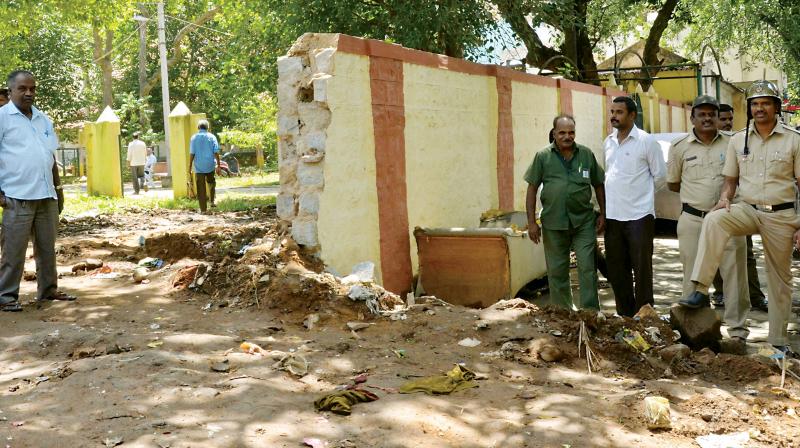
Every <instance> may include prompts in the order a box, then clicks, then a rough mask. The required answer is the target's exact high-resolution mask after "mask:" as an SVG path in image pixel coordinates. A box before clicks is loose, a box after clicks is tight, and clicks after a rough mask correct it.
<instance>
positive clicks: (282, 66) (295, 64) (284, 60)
mask: <svg viewBox="0 0 800 448" xmlns="http://www.w3.org/2000/svg"><path fill="white" fill-rule="evenodd" d="M302 73H303V58H301V57H297V56H281V57H279V58H278V78H279V79H280V80H281V81H283V82H287V81H289V80H290V79H292V77H299V76H300V75H301V74H302Z"/></svg>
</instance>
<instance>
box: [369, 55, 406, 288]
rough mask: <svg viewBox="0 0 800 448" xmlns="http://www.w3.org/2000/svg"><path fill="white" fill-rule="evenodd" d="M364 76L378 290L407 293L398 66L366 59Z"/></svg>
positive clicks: (402, 120)
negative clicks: (370, 136)
mask: <svg viewBox="0 0 800 448" xmlns="http://www.w3.org/2000/svg"><path fill="white" fill-rule="evenodd" d="M369 77H370V88H371V95H372V126H373V132H374V138H375V176H376V186H377V192H378V225H379V227H380V251H381V273H382V279H383V287H384V288H386V289H387V290H389V291H392V292H394V293H397V294H404V293H407V292H409V291H411V290H412V283H413V273H412V268H411V240H410V235H409V229H408V199H407V191H406V148H405V127H406V118H405V106H404V98H403V62H402V61H399V60H395V59H387V58H384V57H378V56H371V57H370V59H369Z"/></svg>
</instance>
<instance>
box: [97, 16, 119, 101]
mask: <svg viewBox="0 0 800 448" xmlns="http://www.w3.org/2000/svg"><path fill="white" fill-rule="evenodd" d="M92 36H93V37H94V59H95V63H96V64H97V66H98V67H100V71H101V73H102V74H103V107H104V108H105V107H106V106H111V107H113V106H114V85H113V83H114V67H113V66H112V65H111V52H112V50H113V49H114V32H113V31H111V30H106V32H105V42H104V41H103V38H101V37H100V29H99V28H98V26H97V25H96V24H95V26H94V27H92Z"/></svg>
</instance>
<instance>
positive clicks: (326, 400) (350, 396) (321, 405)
mask: <svg viewBox="0 0 800 448" xmlns="http://www.w3.org/2000/svg"><path fill="white" fill-rule="evenodd" d="M377 399H378V396H377V395H375V394H373V393H372V392H369V391H366V390H361V389H351V390H342V391H339V392H334V393H332V394H328V395H325V396H324V397H322V398H320V399H319V400H317V401H315V402H314V409H316V410H317V411H331V412H333V413H334V414H341V415H350V412H352V409H351V407H352V406H353V405H354V404H356V403H367V402H370V401H375V400H377Z"/></svg>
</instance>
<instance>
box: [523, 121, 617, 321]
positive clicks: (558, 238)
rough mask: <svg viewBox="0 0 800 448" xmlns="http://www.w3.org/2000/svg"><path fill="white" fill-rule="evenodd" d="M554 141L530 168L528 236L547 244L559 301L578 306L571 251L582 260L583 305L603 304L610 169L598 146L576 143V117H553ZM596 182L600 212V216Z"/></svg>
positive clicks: (552, 285) (552, 286)
mask: <svg viewBox="0 0 800 448" xmlns="http://www.w3.org/2000/svg"><path fill="white" fill-rule="evenodd" d="M553 136H554V137H555V140H554V141H553V143H551V144H550V145H548V146H547V147H545V148H543V149H542V150H540V151H539V152H537V153H536V155H535V156H534V158H533V163H531V166H530V167H529V168H528V171H527V172H526V173H525V181H526V182H528V195H527V199H526V205H527V209H528V235H529V236H530V238H531V240H532V241H533V242H534V243H536V244H539V241H540V240H542V243H543V244H544V256H545V261H546V262H547V281H548V283H549V286H550V297H551V298H552V301H553V303H555V304H557V305H560V306H563V307H565V308H572V306H573V302H572V289H571V288H570V281H569V253H570V249H571V248H572V249H574V250H575V254H576V256H577V259H578V280H579V283H580V308H593V309H599V308H600V301H599V300H598V298H597V273H596V272H595V265H594V259H595V250H596V244H597V241H596V238H597V237H596V236H595V232H597V233H602V232H603V230H604V228H605V208H606V204H605V202H606V201H605V190H604V188H603V182H604V180H605V173H604V172H603V168H601V167H600V165H599V164H598V163H597V159H595V157H594V154H593V153H592V151H591V150H590V149H589V148H587V147H585V146H582V145H579V144H577V143H575V119H574V118H572V117H571V116H569V115H559V116H558V117H556V118H555V119H554V120H553ZM540 187H541V190H542V197H541V201H542V214H541V223H542V224H541V227H540V226H539V224H538V223H537V222H536V196H537V194H538V192H539V188H540ZM592 187H594V191H595V194H596V196H597V204H598V205H599V207H600V215H599V216H598V217H597V218H595V213H594V207H593V205H592Z"/></svg>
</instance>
